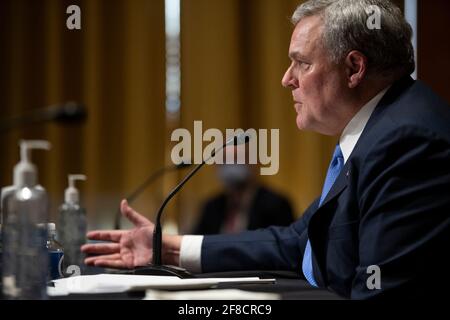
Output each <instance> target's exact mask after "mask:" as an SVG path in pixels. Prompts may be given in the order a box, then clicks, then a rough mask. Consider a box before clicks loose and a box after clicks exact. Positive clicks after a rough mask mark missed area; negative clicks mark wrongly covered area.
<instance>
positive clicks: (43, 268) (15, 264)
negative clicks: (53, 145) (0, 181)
mask: <svg viewBox="0 0 450 320" xmlns="http://www.w3.org/2000/svg"><path fill="white" fill-rule="evenodd" d="M21 145H24V149H27V150H28V149H46V150H48V149H50V144H49V143H48V142H46V141H34V142H26V141H22V142H21ZM14 186H15V187H16V188H17V189H16V191H15V192H14V194H13V196H11V197H7V199H6V210H7V215H6V221H4V224H3V225H2V229H3V232H2V237H3V257H2V258H3V259H2V260H3V263H2V281H3V283H2V285H3V294H4V297H5V298H9V299H45V298H46V297H47V270H48V269H47V266H48V255H47V250H46V248H45V244H46V241H47V229H46V228H42V227H40V225H41V224H46V222H47V216H48V196H47V193H46V191H45V189H43V188H42V187H40V188H38V187H37V169H36V166H35V165H33V164H32V163H31V162H30V159H29V158H28V156H25V157H24V159H23V161H21V163H20V165H19V166H16V167H15V169H14Z"/></svg>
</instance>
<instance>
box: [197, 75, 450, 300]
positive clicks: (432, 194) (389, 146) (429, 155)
mask: <svg viewBox="0 0 450 320" xmlns="http://www.w3.org/2000/svg"><path fill="white" fill-rule="evenodd" d="M308 237H309V239H310V241H311V246H312V249H313V270H314V275H315V279H316V281H317V283H318V285H319V286H320V287H324V288H328V289H330V290H332V291H334V292H336V293H338V294H340V295H342V296H344V297H348V298H354V299H366V298H380V297H381V298H389V297H392V298H394V297H395V298H397V297H400V298H402V297H403V298H405V297H420V296H424V297H432V296H434V295H438V293H439V291H440V289H443V288H446V289H447V288H448V287H449V285H450V280H449V279H450V277H449V276H448V275H447V273H448V270H447V267H448V264H447V263H446V262H447V260H448V258H449V255H450V248H449V246H450V107H449V106H448V104H447V103H446V102H444V101H443V100H441V99H440V98H439V97H438V96H437V95H436V94H435V93H433V92H432V90H431V89H429V88H428V87H427V86H426V85H424V84H423V83H422V82H420V81H413V80H412V79H411V78H410V77H407V78H404V79H402V80H400V81H398V82H397V83H395V84H394V85H393V86H392V87H391V88H390V90H389V91H388V92H387V94H386V95H385V96H384V97H383V99H382V100H381V101H380V103H379V104H378V106H377V107H376V109H375V111H374V113H373V114H372V116H371V118H370V119H369V122H368V123H367V126H366V128H365V129H364V131H363V133H362V135H361V137H360V139H359V141H358V143H357V145H356V146H355V149H354V150H353V152H352V154H351V156H350V158H349V159H348V160H347V162H346V164H345V167H344V169H343V170H342V172H341V174H340V176H339V177H338V178H337V180H336V182H335V184H334V185H333V187H332V189H331V190H330V192H329V194H328V196H327V197H326V199H325V201H324V204H323V205H322V206H321V207H320V208H318V200H316V201H315V202H314V203H313V204H312V205H311V206H310V207H309V209H307V211H306V212H305V213H304V215H303V217H302V218H301V219H300V220H298V221H296V222H295V223H293V224H292V225H291V226H289V227H285V228H280V227H278V228H277V227H270V228H267V229H263V230H257V231H253V232H245V233H242V234H240V235H238V236H206V237H205V238H204V241H203V245H202V268H203V271H204V272H211V271H216V270H251V269H271V270H276V269H279V270H295V271H297V272H298V273H299V276H300V277H303V274H302V271H301V266H302V259H303V253H304V249H305V245H306V241H307V239H308ZM371 265H377V266H379V268H380V270H381V289H380V290H377V289H375V290H370V289H369V288H368V286H367V281H368V280H370V279H369V277H370V276H371V275H372V273H368V267H369V266H371Z"/></svg>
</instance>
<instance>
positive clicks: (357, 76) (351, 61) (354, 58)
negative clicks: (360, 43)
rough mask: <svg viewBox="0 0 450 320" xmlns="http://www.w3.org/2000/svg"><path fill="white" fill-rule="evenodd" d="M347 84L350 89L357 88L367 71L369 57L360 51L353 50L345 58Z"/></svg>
mask: <svg viewBox="0 0 450 320" xmlns="http://www.w3.org/2000/svg"><path fill="white" fill-rule="evenodd" d="M345 67H346V71H347V84H348V87H349V88H350V89H353V88H356V87H357V86H358V85H359V84H360V83H361V82H362V81H363V79H364V77H365V76H366V73H367V57H366V56H365V55H364V54H362V53H361V52H360V51H356V50H353V51H351V52H349V54H348V55H347V57H346V58H345Z"/></svg>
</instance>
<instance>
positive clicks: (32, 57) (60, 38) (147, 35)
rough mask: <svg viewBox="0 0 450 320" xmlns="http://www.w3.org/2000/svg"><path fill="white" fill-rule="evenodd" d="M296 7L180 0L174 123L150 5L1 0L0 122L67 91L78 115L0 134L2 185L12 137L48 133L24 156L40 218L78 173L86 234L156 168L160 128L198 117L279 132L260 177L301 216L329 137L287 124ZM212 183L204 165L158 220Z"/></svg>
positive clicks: (12, 157)
mask: <svg viewBox="0 0 450 320" xmlns="http://www.w3.org/2000/svg"><path fill="white" fill-rule="evenodd" d="M72 4H76V5H79V6H80V8H81V14H82V16H81V17H82V18H81V21H82V29H81V30H68V29H67V28H66V19H67V17H68V15H67V14H66V8H67V7H68V6H69V5H72ZM298 4H299V1H296V0H245V1H242V0H223V1H218V0H213V1H211V0H181V92H182V93H181V111H180V114H179V120H177V121H176V122H175V123H174V122H173V121H169V120H168V119H167V115H166V111H165V72H166V70H165V63H166V61H165V44H166V43H165V21H164V1H163V0H127V1H126V0H103V1H101V0H85V1H80V0H78V1H76V0H70V1H66V0H38V1H36V0H3V1H1V3H0V41H1V44H2V47H1V49H0V66H1V70H2V72H1V73H0V90H1V92H0V108H1V109H0V110H1V111H0V117H1V118H6V117H8V116H12V115H16V114H21V113H22V112H25V111H27V110H30V109H34V108H39V107H42V106H46V105H51V104H54V103H60V102H64V101H70V100H74V101H79V102H83V103H85V104H86V106H87V108H88V112H89V116H88V120H87V121H86V122H85V123H84V124H82V125H70V126H61V125H58V124H40V125H33V126H32V127H28V128H22V129H14V130H11V131H9V132H7V133H1V135H0V142H1V146H2V153H1V154H2V156H1V157H0V172H1V177H0V182H1V185H2V186H4V185H9V184H11V179H12V168H13V166H14V164H15V163H16V162H17V161H18V150H19V149H18V147H17V142H18V140H19V139H24V138H28V139H37V138H39V139H48V140H49V141H50V142H51V143H52V145H53V148H52V150H51V151H50V152H43V151H37V152H35V154H34V159H35V162H36V163H37V165H38V167H39V173H40V178H39V180H40V182H41V184H42V185H43V186H45V187H46V188H47V190H48V193H49V195H50V200H51V204H52V212H51V219H52V220H56V218H57V211H56V209H57V206H58V205H59V204H60V203H61V202H62V200H63V191H64V188H65V187H66V185H67V174H68V173H83V174H86V175H87V176H88V180H87V181H86V182H81V183H80V187H79V188H80V190H81V192H82V202H83V203H84V204H85V205H86V207H87V211H88V221H89V229H94V228H99V227H101V228H107V227H111V226H112V224H113V216H114V213H115V211H116V208H117V206H118V204H119V200H120V199H121V198H122V197H123V196H124V195H125V194H127V193H128V192H129V191H131V190H132V189H134V188H135V187H136V186H137V185H139V184H140V183H142V182H143V181H144V180H145V178H146V177H147V176H148V175H149V174H150V172H152V171H154V170H156V169H157V168H160V167H161V166H163V165H165V164H169V160H170V157H168V154H170V150H171V148H172V147H173V146H174V145H175V143H174V142H171V141H170V134H171V131H172V130H173V129H174V128H176V127H183V128H187V129H189V130H190V131H191V132H192V133H193V123H194V121H195V120H201V121H203V129H204V130H206V129H208V128H219V129H221V130H225V129H227V128H230V129H231V128H243V129H247V128H255V129H279V130H280V144H279V145H280V166H279V172H278V174H276V175H274V176H264V177H262V181H263V182H264V184H266V185H268V186H270V187H272V188H274V189H275V190H278V191H279V192H281V193H284V194H286V195H288V197H289V198H290V199H291V200H292V203H293V204H294V208H295V212H296V214H297V215H298V216H300V215H301V214H302V212H303V210H304V209H305V208H306V207H307V205H308V204H309V203H310V202H311V201H312V200H313V199H314V198H315V197H317V196H318V195H319V194H320V191H321V186H322V183H323V179H324V176H325V173H326V169H327V166H328V162H329V159H330V157H331V153H332V150H333V149H334V145H335V143H336V141H337V138H336V137H323V136H320V135H318V134H314V133H308V132H300V131H299V130H298V129H297V128H296V124H295V117H296V114H295V111H294V108H293V105H292V101H291V100H292V98H291V94H290V92H289V90H287V89H284V88H282V87H281V78H282V75H283V73H284V71H285V69H286V68H287V67H288V65H289V63H290V61H289V59H288V56H287V54H288V46H289V40H290V35H291V32H292V26H291V24H290V22H289V17H290V15H291V14H292V12H293V10H294V9H295V7H296V6H297V5H298ZM205 146H206V143H205ZM181 174H182V173H181V172H180V173H178V174H173V175H169V176H168V177H167V178H166V179H162V180H161V181H159V182H157V183H155V184H153V185H152V186H151V187H150V188H149V189H148V190H147V191H146V192H145V193H143V194H142V195H141V196H140V198H139V199H138V200H137V201H136V202H135V203H134V207H135V208H136V209H137V210H138V211H140V212H142V213H143V214H145V215H146V216H147V217H149V218H152V217H153V215H154V212H155V211H156V209H157V207H158V205H159V203H160V202H161V200H162V199H163V196H164V194H165V193H166V192H167V191H169V190H170V187H171V186H173V185H174V184H175V183H176V181H178V180H179V178H180V177H181ZM218 190H220V185H219V183H218V181H217V178H216V173H215V168H214V167H213V166H207V167H205V168H204V169H203V170H202V171H201V172H199V173H198V174H197V176H195V177H194V178H193V179H192V181H190V183H189V185H187V186H186V187H185V188H184V189H183V191H182V192H181V193H180V194H179V196H178V197H177V198H176V199H174V200H175V201H173V204H171V205H170V206H169V207H168V210H169V212H168V213H169V217H168V218H169V219H172V220H174V221H176V222H178V223H179V228H180V231H187V230H189V228H190V227H191V226H192V224H193V223H194V222H195V219H196V215H197V213H198V210H199V208H200V205H201V203H202V202H203V201H204V200H205V199H206V198H207V197H209V196H212V195H213V194H214V193H216V192H218ZM167 220H168V219H166V221H167Z"/></svg>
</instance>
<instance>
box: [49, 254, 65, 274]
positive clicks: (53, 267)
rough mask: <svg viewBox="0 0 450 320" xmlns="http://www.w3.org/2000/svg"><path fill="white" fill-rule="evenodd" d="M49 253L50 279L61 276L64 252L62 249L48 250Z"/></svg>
mask: <svg viewBox="0 0 450 320" xmlns="http://www.w3.org/2000/svg"><path fill="white" fill-rule="evenodd" d="M48 255H49V264H50V265H49V267H50V279H51V280H56V279H60V278H62V277H63V272H62V271H63V270H62V269H63V259H64V252H62V251H50V252H49V253H48Z"/></svg>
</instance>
